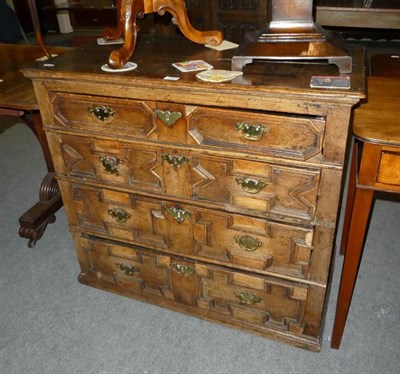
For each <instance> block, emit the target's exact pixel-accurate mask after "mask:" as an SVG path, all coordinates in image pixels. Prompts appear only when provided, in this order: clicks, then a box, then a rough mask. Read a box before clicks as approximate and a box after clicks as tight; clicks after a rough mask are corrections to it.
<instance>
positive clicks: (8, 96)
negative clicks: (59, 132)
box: [0, 44, 70, 247]
mask: <svg viewBox="0 0 400 374" xmlns="http://www.w3.org/2000/svg"><path fill="white" fill-rule="evenodd" d="M68 50H70V49H69V48H51V49H50V53H53V54H62V53H65V52H66V51H68ZM43 55H44V53H43V51H42V49H41V48H40V47H39V46H37V45H23V44H0V61H1V64H0V79H2V80H3V82H1V84H0V117H1V116H3V115H7V116H14V117H20V118H21V120H23V122H24V123H26V124H27V125H28V126H29V127H30V129H31V130H32V131H33V133H34V134H35V136H36V137H37V139H38V141H39V143H40V146H41V148H42V151H43V156H44V159H45V162H46V166H47V171H48V173H47V174H46V176H45V177H44V178H43V181H42V183H41V186H40V190H39V201H38V202H37V203H36V204H35V205H33V206H32V207H31V208H30V209H28V210H27V211H26V212H25V213H24V214H23V215H22V216H21V217H20V218H19V223H20V229H19V235H20V236H21V237H23V238H27V239H28V240H29V241H28V246H29V247H33V246H34V245H35V243H36V241H37V240H39V239H40V238H41V237H42V235H43V233H44V231H45V230H46V227H47V225H48V224H49V223H53V222H54V221H55V213H56V212H57V211H58V210H59V209H60V208H61V207H62V201H61V197H60V192H59V189H58V184H57V181H56V179H55V177H54V166H53V162H52V160H51V156H50V151H49V147H48V144H47V140H46V135H45V133H44V131H43V124H42V117H41V115H40V113H39V105H38V103H37V101H36V96H35V92H34V90H33V86H32V82H30V81H29V80H28V79H27V78H25V77H24V76H23V75H22V73H21V71H20V69H21V68H22V67H24V66H25V65H27V64H29V63H33V61H35V59H36V58H39V57H42V56H43Z"/></svg>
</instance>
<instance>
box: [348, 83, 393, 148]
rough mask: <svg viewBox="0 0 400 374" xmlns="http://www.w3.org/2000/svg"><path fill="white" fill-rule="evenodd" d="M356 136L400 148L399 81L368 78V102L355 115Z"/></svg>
mask: <svg viewBox="0 0 400 374" xmlns="http://www.w3.org/2000/svg"><path fill="white" fill-rule="evenodd" d="M353 133H354V135H355V136H356V137H357V138H359V139H361V140H363V141H368V142H371V143H380V144H388V145H396V146H400V78H388V77H372V76H371V77H368V99H367V101H366V102H364V103H362V104H361V105H360V106H359V107H358V108H357V109H356V110H355V111H354V121H353Z"/></svg>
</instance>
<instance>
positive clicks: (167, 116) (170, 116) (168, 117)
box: [154, 109, 182, 127]
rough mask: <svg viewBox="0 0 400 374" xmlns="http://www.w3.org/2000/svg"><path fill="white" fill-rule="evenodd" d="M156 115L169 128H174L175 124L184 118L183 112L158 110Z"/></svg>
mask: <svg viewBox="0 0 400 374" xmlns="http://www.w3.org/2000/svg"><path fill="white" fill-rule="evenodd" d="M154 113H155V115H156V116H157V117H158V118H159V119H160V120H161V121H163V122H164V123H165V124H166V125H167V126H168V127H172V126H173V125H174V124H175V122H176V121H178V119H180V118H181V117H182V113H181V112H170V111H169V110H159V109H156V110H155V111H154Z"/></svg>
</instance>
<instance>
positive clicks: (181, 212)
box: [167, 206, 192, 223]
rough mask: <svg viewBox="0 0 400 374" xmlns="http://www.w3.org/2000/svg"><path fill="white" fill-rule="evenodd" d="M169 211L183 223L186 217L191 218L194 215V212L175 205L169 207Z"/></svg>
mask: <svg viewBox="0 0 400 374" xmlns="http://www.w3.org/2000/svg"><path fill="white" fill-rule="evenodd" d="M167 212H168V214H169V215H170V216H172V217H173V218H174V219H175V221H176V222H178V223H182V222H183V221H184V220H185V219H186V218H190V217H191V216H192V213H191V212H189V211H188V210H185V209H181V208H178V207H175V206H173V207H170V208H167Z"/></svg>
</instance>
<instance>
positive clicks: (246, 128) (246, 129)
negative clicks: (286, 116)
mask: <svg viewBox="0 0 400 374" xmlns="http://www.w3.org/2000/svg"><path fill="white" fill-rule="evenodd" d="M236 129H237V130H238V131H241V132H242V135H243V137H245V138H246V139H248V140H260V139H261V138H262V137H263V136H264V135H265V134H268V133H269V132H270V131H271V129H270V128H268V127H265V126H263V125H251V124H249V123H246V122H239V123H238V124H237V125H236Z"/></svg>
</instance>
